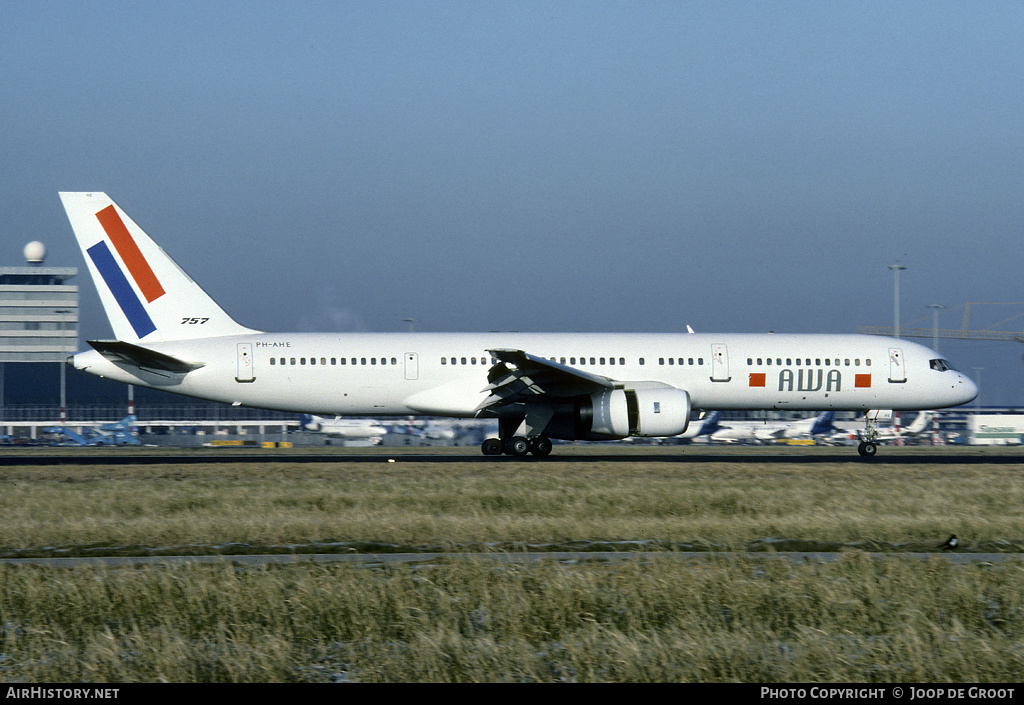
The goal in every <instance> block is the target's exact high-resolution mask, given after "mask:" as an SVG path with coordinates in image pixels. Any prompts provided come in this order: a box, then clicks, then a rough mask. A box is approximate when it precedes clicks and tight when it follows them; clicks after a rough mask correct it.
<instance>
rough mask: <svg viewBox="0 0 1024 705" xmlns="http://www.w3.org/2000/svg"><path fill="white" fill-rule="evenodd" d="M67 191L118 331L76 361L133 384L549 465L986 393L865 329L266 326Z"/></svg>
mask: <svg viewBox="0 0 1024 705" xmlns="http://www.w3.org/2000/svg"><path fill="white" fill-rule="evenodd" d="M61 198H62V200H63V203H64V208H65V210H66V211H67V214H68V218H69V220H70V221H71V226H72V229H73V230H74V232H75V236H76V237H77V239H78V243H79V245H80V247H81V248H82V252H83V255H84V257H85V261H86V264H87V265H88V267H89V272H90V274H91V275H92V279H93V281H94V283H95V284H96V287H97V289H98V290H99V295H100V299H101V301H102V303H103V307H104V309H105V311H106V314H107V317H108V319H109V320H110V324H111V327H112V328H113V331H114V335H115V339H114V340H92V341H89V344H90V345H91V346H92V348H93V349H92V350H90V351H86V352H80V353H78V354H76V355H73V356H71V357H70V358H69V360H68V362H69V364H70V365H71V366H72V367H75V368H76V369H80V370H84V371H86V372H88V373H90V374H94V375H99V376H101V377H108V378H110V379H114V380H117V381H120V382H124V383H127V384H135V385H141V386H145V387H154V388H158V389H164V390H167V391H172V392H175V393H177V394H182V395H185V396H192V397H198V398H202V399H209V400H213V401H219V402H225V403H228V404H233V405H236V406H251V407H258V408H264V409H276V410H282V411H291V412H295V413H315V414H319V415H323V416H336V415H340V416H353V415H357V416H362V415H367V416H385V415H401V416H406V415H427V416H449V417H457V418H496V419H498V431H499V438H488V439H486V440H484V441H483V443H482V445H481V448H482V450H483V452H484V453H485V454H488V455H497V454H501V453H503V452H504V453H508V454H511V455H525V454H527V453H530V452H532V453H534V454H535V455H538V456H543V455H547V454H548V453H550V452H551V448H552V444H551V439H552V438H558V439H567V440H614V439H622V438H628V437H631V436H641V437H665V436H675V435H678V434H680V433H683V432H685V431H686V429H687V426H688V424H689V419H690V411H691V409H702V410H712V409H720V410H728V409H747V410H753V409H790V410H805V411H818V410H822V409H826V410H828V409H830V410H838V409H846V410H867V409H915V410H916V409H932V408H940V407H946V406H956V405H959V404H964V403H966V402H969V401H971V400H972V399H974V397H975V395H976V394H977V388H976V387H975V385H974V383H973V382H972V381H971V380H970V379H969V378H968V377H967V376H965V375H963V374H961V373H960V372H957V371H956V370H955V369H953V368H952V367H951V366H950V365H949V363H948V362H947V361H946V360H945V359H944V358H943V357H942V356H941V355H940V354H939V353H937V352H935V351H933V350H930V349H928V348H926V347H924V346H922V345H918V344H916V343H911V342H908V341H906V340H899V339H895V338H883V337H875V336H865V335H774V334H703V333H685V334H640V333H593V334H574V333H558V334H545V333H532V334H531V333H446V334H436V333H344V334H326V333H265V332H262V331H258V330H254V329H251V328H247V327H244V326H241V325H239V324H238V323H236V322H235V321H234V320H233V319H232V318H231V317H230V316H228V315H227V313H225V312H224V311H223V310H222V309H221V308H220V306H218V305H217V304H216V303H215V302H214V301H213V299H212V298H210V297H209V296H208V295H207V294H206V292H204V291H203V290H202V289H201V288H200V287H199V285H198V284H196V283H195V282H194V281H193V280H192V279H191V277H189V276H188V275H187V274H185V272H184V271H183V270H182V269H181V268H180V267H179V266H178V265H177V264H176V263H175V262H174V261H172V260H171V258H170V257H169V256H168V255H167V254H166V253H165V252H164V251H163V250H162V249H161V248H160V247H159V246H158V245H157V244H156V243H155V242H153V240H152V239H150V237H149V236H148V235H147V234H146V233H145V232H144V231H143V230H142V229H141V228H140V227H139V226H138V225H136V224H135V222H134V221H133V220H131V218H129V217H128V216H127V215H126V214H125V212H124V211H123V210H122V209H121V208H119V207H118V206H117V205H116V204H115V203H114V202H113V201H111V199H110V198H109V197H108V196H107V195H106V194H103V193H98V192H93V193H62V194H61ZM875 431H876V430H875V429H872V428H871V426H868V427H867V428H866V429H865V439H864V441H863V442H862V443H861V445H860V448H859V450H860V452H861V453H862V454H863V455H873V454H874V453H875V450H876V447H875V443H874V440H875V437H874V436H873V435H872V433H873V432H875Z"/></svg>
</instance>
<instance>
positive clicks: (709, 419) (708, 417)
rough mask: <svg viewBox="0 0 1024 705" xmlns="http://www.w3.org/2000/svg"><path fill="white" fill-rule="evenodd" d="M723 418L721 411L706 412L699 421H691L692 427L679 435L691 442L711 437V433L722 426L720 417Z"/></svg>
mask: <svg viewBox="0 0 1024 705" xmlns="http://www.w3.org/2000/svg"><path fill="white" fill-rule="evenodd" d="M721 418H722V412H721V411H712V412H710V413H707V414H704V415H703V416H702V417H701V418H700V419H698V423H693V422H691V423H690V427H689V428H687V429H686V431H684V432H683V433H681V434H679V436H678V437H679V438H682V439H683V440H686V441H691V442H692V441H695V440H697V439H698V438H700V439H702V440H703V439H707V438H710V437H711V434H713V433H714V432H715V431H717V430H718V429H720V428H721V426H720V425H719V419H721Z"/></svg>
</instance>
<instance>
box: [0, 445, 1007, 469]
mask: <svg viewBox="0 0 1024 705" xmlns="http://www.w3.org/2000/svg"><path fill="white" fill-rule="evenodd" d="M580 461H587V462H610V463H639V462H643V463H658V464H662V463H683V464H702V465H714V464H721V463H737V462H743V463H767V464H775V463H795V464H811V465H813V464H834V463H849V464H851V465H871V464H874V465H878V464H896V465H909V464H923V465H1015V464H1018V465H1024V449H1021V448H1020V447H1002V448H999V447H990V448H983V447H967V446H956V447H951V446H946V447H932V446H918V447H905V448H897V447H884V448H882V449H880V450H879V452H878V455H876V456H874V457H872V458H863V457H861V456H860V455H858V454H857V452H856V449H854V448H846V447H811V448H798V449H794V448H788V447H761V446H746V447H741V448H735V447H732V448H724V447H722V448H718V447H716V448H707V447H694V446H675V447H665V446H648V447H630V446H615V447H608V446H604V447H602V446H572V445H566V446H556V447H555V452H553V453H552V454H551V455H549V456H547V457H545V458H535V457H534V456H532V455H528V456H524V457H510V456H485V455H483V454H481V453H480V452H479V450H478V449H475V448H459V449H453V448H432V449H426V448H424V449H422V450H421V449H408V448H374V449H372V450H370V451H367V450H365V449H359V452H352V451H351V449H350V450H348V451H346V450H345V449H337V450H326V451H322V452H307V451H295V450H286V449H281V450H270V451H267V450H263V449H253V450H251V451H250V450H246V449H238V448H224V449H211V448H202V449H172V450H168V449H165V448H143V449H137V448H114V447H109V446H104V447H96V448H81V449H79V448H73V449H68V448H57V449H55V448H39V449H35V450H31V451H26V450H24V449H20V448H18V449H14V448H11V449H0V467H4V466H17V465H21V466H35V467H42V466H58V465H69V466H73V465H167V464H176V465H190V464H198V463H242V464H266V463H280V462H288V463H338V464H376V463H437V464H444V463H453V462H457V463H483V464H488V463H502V462H535V463H573V462H580Z"/></svg>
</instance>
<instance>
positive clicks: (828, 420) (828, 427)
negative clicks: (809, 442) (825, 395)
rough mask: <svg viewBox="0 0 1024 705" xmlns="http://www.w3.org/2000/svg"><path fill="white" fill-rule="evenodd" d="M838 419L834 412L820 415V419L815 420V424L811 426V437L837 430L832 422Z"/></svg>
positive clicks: (824, 412) (825, 412)
mask: <svg viewBox="0 0 1024 705" xmlns="http://www.w3.org/2000/svg"><path fill="white" fill-rule="evenodd" d="M835 417H836V412H834V411H823V412H821V413H820V414H818V417H817V418H816V419H814V423H813V424H812V425H811V435H812V436H820V435H821V434H823V433H831V432H832V431H834V430H835V427H834V426H833V425H832V421H833V420H834V419H835Z"/></svg>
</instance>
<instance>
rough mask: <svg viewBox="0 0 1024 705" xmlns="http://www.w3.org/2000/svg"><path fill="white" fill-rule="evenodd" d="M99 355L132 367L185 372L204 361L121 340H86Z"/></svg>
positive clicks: (202, 365) (199, 365)
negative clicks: (185, 358) (190, 360)
mask: <svg viewBox="0 0 1024 705" xmlns="http://www.w3.org/2000/svg"><path fill="white" fill-rule="evenodd" d="M88 343H89V345H91V346H92V347H93V348H94V349H95V350H96V351H97V352H98V353H99V354H100V355H102V356H103V357H105V358H107V359H108V360H110V361H111V362H120V363H123V364H126V365H131V366H133V367H141V368H144V369H147V370H162V371H164V372H176V373H179V374H185V373H186V372H191V371H192V370H198V369H199V368H200V367H204V366H205V364H206V363H204V362H186V361H184V360H179V359H178V358H176V357H172V356H171V355H166V354H164V353H161V352H157V351H156V350H150V349H149V348H144V347H142V346H140V345H132V344H131V343H126V342H124V341H121V340H90V341H88Z"/></svg>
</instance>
